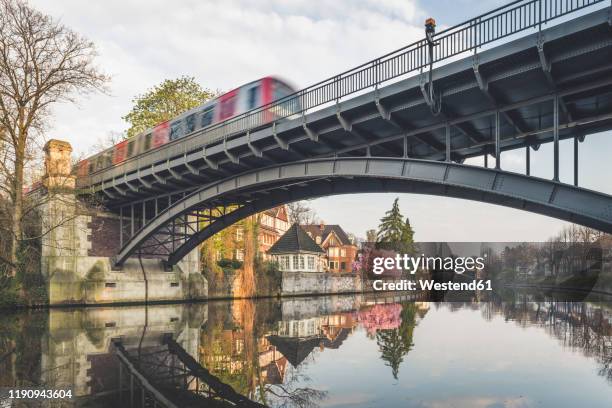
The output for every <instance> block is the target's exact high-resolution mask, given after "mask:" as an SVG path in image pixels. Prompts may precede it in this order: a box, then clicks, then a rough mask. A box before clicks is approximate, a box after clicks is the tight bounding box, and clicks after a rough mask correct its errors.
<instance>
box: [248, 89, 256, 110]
mask: <svg viewBox="0 0 612 408" xmlns="http://www.w3.org/2000/svg"><path fill="white" fill-rule="evenodd" d="M247 92H248V95H247V110H251V109H254V108H256V107H257V106H259V85H257V86H254V87H252V88H249V90H248V91H247Z"/></svg>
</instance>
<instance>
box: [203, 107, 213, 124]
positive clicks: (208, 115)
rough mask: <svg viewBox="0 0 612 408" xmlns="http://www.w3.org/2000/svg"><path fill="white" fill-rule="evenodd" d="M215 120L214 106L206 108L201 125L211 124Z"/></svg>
mask: <svg viewBox="0 0 612 408" xmlns="http://www.w3.org/2000/svg"><path fill="white" fill-rule="evenodd" d="M212 122H213V107H212V106H211V107H210V108H207V109H205V110H204V111H202V119H201V123H200V125H201V126H202V127H206V126H210V125H211V124H212Z"/></svg>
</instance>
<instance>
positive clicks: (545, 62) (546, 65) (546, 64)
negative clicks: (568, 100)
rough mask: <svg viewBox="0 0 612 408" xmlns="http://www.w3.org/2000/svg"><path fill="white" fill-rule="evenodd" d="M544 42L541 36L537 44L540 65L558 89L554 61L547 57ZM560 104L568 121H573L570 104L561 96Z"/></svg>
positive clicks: (547, 79) (549, 80) (553, 88)
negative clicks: (553, 67) (553, 69)
mask: <svg viewBox="0 0 612 408" xmlns="http://www.w3.org/2000/svg"><path fill="white" fill-rule="evenodd" d="M544 44H545V43H544V41H543V40H542V38H541V37H540V38H539V39H538V46H537V48H538V57H539V58H540V65H542V72H543V73H544V76H545V77H546V81H547V82H548V85H549V86H550V88H551V90H552V91H556V90H557V84H556V82H555V79H554V78H553V76H552V62H551V61H549V59H548V58H547V57H546V52H545V51H544ZM559 104H560V107H561V109H562V110H563V114H564V115H565V117H566V118H567V121H569V122H571V121H573V117H572V114H571V112H570V110H569V108H568V106H567V105H566V104H565V101H564V100H563V98H559Z"/></svg>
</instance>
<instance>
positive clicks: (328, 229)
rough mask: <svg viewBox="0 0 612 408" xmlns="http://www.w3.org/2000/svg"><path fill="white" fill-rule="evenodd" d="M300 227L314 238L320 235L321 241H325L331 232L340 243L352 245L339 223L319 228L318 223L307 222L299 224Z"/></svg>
mask: <svg viewBox="0 0 612 408" xmlns="http://www.w3.org/2000/svg"><path fill="white" fill-rule="evenodd" d="M301 227H302V228H303V229H304V231H306V232H309V233H310V234H311V235H312V237H313V238H316V237H318V236H319V237H321V242H325V240H326V239H327V237H329V235H330V234H331V233H332V232H333V233H334V234H335V235H336V237H338V239H339V240H340V243H341V244H342V245H353V243H352V242H351V240H350V239H349V237H348V235H347V234H346V232H344V230H343V229H342V227H341V226H340V225H337V224H330V225H323V228H321V225H320V224H309V225H301Z"/></svg>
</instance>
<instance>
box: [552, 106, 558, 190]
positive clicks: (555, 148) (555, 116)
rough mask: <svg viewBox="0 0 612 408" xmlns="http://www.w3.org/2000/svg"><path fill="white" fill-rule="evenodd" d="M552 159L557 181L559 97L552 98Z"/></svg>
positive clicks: (554, 178)
mask: <svg viewBox="0 0 612 408" xmlns="http://www.w3.org/2000/svg"><path fill="white" fill-rule="evenodd" d="M553 104H554V106H553V159H554V163H553V165H554V177H553V180H554V181H559V97H558V96H557V95H555V98H554V100H553Z"/></svg>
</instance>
